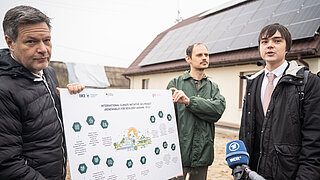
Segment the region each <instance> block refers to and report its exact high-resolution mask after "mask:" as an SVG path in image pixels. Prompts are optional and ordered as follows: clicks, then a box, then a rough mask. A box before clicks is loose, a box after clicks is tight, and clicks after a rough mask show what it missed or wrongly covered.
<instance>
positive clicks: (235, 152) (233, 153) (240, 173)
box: [226, 140, 265, 180]
mask: <svg viewBox="0 0 320 180" xmlns="http://www.w3.org/2000/svg"><path fill="white" fill-rule="evenodd" d="M226 161H227V163H228V166H229V167H230V168H231V169H232V175H233V177H234V179H235V180H240V179H247V177H249V179H251V180H265V179H264V178H263V177H262V176H260V175H259V174H257V173H256V172H254V171H251V170H250V169H249V166H248V164H249V154H248V152H247V149H246V146H245V145H244V143H243V141H241V140H235V141H231V142H229V143H228V144H227V149H226Z"/></svg>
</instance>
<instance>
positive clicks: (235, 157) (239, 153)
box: [226, 140, 249, 168]
mask: <svg viewBox="0 0 320 180" xmlns="http://www.w3.org/2000/svg"><path fill="white" fill-rule="evenodd" d="M226 161H227V163H228V166H229V167H230V168H234V167H235V166H236V165H241V164H245V165H248V163H249V154H248V152H247V149H246V146H245V145H244V143H243V141H241V140H235V141H231V142H229V143H228V144H227V149H226Z"/></svg>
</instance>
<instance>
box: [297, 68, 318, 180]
mask: <svg viewBox="0 0 320 180" xmlns="http://www.w3.org/2000/svg"><path fill="white" fill-rule="evenodd" d="M303 106H304V107H303V110H304V119H303V121H302V123H301V137H302V147H301V151H300V156H299V169H298V172H297V178H296V179H299V180H302V179H310V180H311V179H312V180H318V179H319V177H320V78H318V77H317V76H315V75H314V74H309V79H308V82H307V84H306V88H305V100H304V104H303Z"/></svg>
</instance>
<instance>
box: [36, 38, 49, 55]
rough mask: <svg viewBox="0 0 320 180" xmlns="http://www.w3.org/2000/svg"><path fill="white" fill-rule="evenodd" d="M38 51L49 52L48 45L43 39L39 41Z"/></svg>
mask: <svg viewBox="0 0 320 180" xmlns="http://www.w3.org/2000/svg"><path fill="white" fill-rule="evenodd" d="M37 52H38V53H41V54H45V53H46V52H47V46H46V45H45V44H44V43H43V42H42V41H40V42H39V45H38V48H37Z"/></svg>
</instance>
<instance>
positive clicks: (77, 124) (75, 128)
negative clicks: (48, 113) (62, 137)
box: [72, 122, 82, 132]
mask: <svg viewBox="0 0 320 180" xmlns="http://www.w3.org/2000/svg"><path fill="white" fill-rule="evenodd" d="M81 127H82V126H81V124H80V123H79V122H75V123H73V125H72V129H73V130H74V131H75V132H80V130H81Z"/></svg>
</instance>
